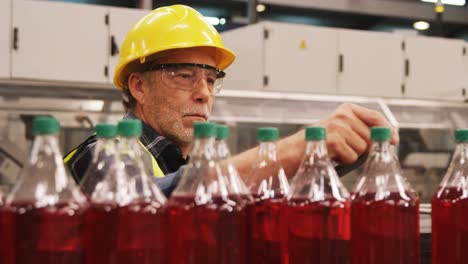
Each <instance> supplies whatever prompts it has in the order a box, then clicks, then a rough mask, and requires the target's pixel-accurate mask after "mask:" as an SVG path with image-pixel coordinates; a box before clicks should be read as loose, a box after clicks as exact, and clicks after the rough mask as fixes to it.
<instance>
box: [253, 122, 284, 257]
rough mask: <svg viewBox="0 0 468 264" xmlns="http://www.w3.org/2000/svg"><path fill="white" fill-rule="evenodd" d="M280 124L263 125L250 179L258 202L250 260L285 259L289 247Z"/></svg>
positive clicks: (255, 205) (255, 210)
mask: <svg viewBox="0 0 468 264" xmlns="http://www.w3.org/2000/svg"><path fill="white" fill-rule="evenodd" d="M278 136H279V132H278V129H276V128H271V127H264V128H259V129H258V132H257V139H258V141H259V142H260V145H259V147H258V155H257V158H256V160H255V161H254V162H253V164H254V165H253V168H252V171H251V173H250V175H249V176H248V178H247V179H246V186H247V187H248V188H249V190H250V192H251V194H252V196H253V199H254V205H253V209H252V213H251V214H250V219H249V225H250V228H251V234H250V242H249V243H250V249H249V252H250V253H249V258H250V261H251V262H250V263H268V264H274V263H285V261H287V255H286V249H285V248H282V246H283V247H284V245H285V244H284V243H282V242H281V241H282V239H285V238H284V237H282V235H281V227H282V225H284V213H283V202H284V199H285V198H286V196H287V194H288V193H289V183H288V179H287V178H286V174H285V173H284V170H283V168H282V166H281V164H280V162H279V159H278V149H277V145H276V141H277V140H278Z"/></svg>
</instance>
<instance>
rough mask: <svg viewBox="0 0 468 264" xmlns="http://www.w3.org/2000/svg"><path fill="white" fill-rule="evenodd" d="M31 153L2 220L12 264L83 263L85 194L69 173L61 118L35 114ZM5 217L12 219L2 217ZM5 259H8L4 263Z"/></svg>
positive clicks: (7, 203) (9, 198)
mask: <svg viewBox="0 0 468 264" xmlns="http://www.w3.org/2000/svg"><path fill="white" fill-rule="evenodd" d="M33 131H34V134H35V138H34V142H33V147H32V151H31V155H30V157H29V160H28V162H27V163H26V165H25V167H24V169H23V171H22V172H21V175H20V179H19V181H18V182H17V183H16V185H15V186H14V187H13V190H12V192H11V193H10V194H9V195H8V197H7V202H6V206H7V210H8V211H9V213H6V214H5V211H3V212H2V215H1V216H0V218H2V221H1V222H3V223H5V221H7V222H10V223H11V226H10V228H11V229H10V230H11V232H13V234H12V236H13V239H12V240H11V242H12V247H10V249H12V250H13V254H12V255H10V257H14V259H15V260H14V262H13V263H18V264H22V263H45V264H47V263H51V264H52V263H54V264H60V263H82V262H83V257H84V250H83V248H84V243H83V234H84V232H83V231H84V229H83V227H84V225H83V223H84V212H85V210H86V207H87V204H86V198H85V196H84V195H83V194H82V193H81V191H80V189H79V188H78V186H77V185H76V184H75V182H74V180H73V178H72V177H71V176H70V175H68V174H67V172H66V170H65V166H64V164H63V161H62V154H61V153H60V150H59V144H58V134H59V132H60V125H59V122H58V121H57V120H56V119H55V118H52V117H36V118H35V119H34V121H33ZM5 218H7V219H8V218H10V219H9V220H5ZM7 263H8V262H7Z"/></svg>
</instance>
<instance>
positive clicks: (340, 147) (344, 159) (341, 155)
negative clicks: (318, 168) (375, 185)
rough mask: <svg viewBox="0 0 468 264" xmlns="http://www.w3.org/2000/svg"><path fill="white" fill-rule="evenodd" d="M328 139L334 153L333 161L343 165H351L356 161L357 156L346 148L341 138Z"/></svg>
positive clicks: (349, 148)
mask: <svg viewBox="0 0 468 264" xmlns="http://www.w3.org/2000/svg"><path fill="white" fill-rule="evenodd" d="M329 139H330V142H331V144H332V146H331V148H332V149H333V151H334V153H335V156H334V157H332V158H333V159H335V160H336V161H338V162H341V163H344V164H351V163H353V162H354V161H356V160H357V158H358V154H357V153H356V152H355V151H354V150H353V149H352V148H351V147H350V146H348V144H347V143H346V141H345V139H344V138H343V137H331V138H329Z"/></svg>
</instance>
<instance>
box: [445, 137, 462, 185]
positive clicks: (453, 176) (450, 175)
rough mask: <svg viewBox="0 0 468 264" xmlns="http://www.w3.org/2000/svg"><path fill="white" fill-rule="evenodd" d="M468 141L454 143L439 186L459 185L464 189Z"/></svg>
mask: <svg viewBox="0 0 468 264" xmlns="http://www.w3.org/2000/svg"><path fill="white" fill-rule="evenodd" d="M467 163H468V142H460V143H458V144H457V145H456V147H455V151H454V152H453V156H452V160H451V161H450V164H449V167H448V169H447V173H446V175H445V177H444V179H443V180H442V183H441V186H444V187H459V188H463V189H464V185H465V182H466V180H467V179H466V178H465V177H464V176H465V175H468V166H467Z"/></svg>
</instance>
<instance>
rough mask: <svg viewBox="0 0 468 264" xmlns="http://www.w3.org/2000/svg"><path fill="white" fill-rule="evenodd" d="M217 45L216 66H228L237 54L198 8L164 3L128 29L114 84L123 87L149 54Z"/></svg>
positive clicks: (121, 49) (121, 88)
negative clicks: (228, 47) (228, 46)
mask: <svg viewBox="0 0 468 264" xmlns="http://www.w3.org/2000/svg"><path fill="white" fill-rule="evenodd" d="M193 47H213V48H215V50H216V67H217V68H219V69H221V70H224V69H225V68H227V67H228V66H229V65H230V64H231V63H232V62H233V61H234V59H235V58H236V55H235V54H234V52H232V51H231V50H229V49H227V48H225V47H224V44H223V41H222V39H221V36H220V35H219V33H218V31H216V29H215V28H214V27H213V26H212V25H211V24H210V23H209V22H208V21H207V20H206V19H205V18H204V17H203V15H202V14H200V13H198V12H197V11H196V10H195V9H193V8H191V7H188V6H184V5H173V6H166V7H160V8H157V9H155V10H153V11H152V12H151V13H149V14H148V15H146V16H145V17H143V18H142V19H140V21H138V22H137V23H136V24H135V25H134V26H133V27H132V29H131V30H130V31H129V32H128V34H127V36H126V37H125V40H124V42H123V44H122V47H121V48H120V58H119V62H118V64H117V66H116V68H115V73H114V84H115V86H117V88H119V89H120V90H123V89H124V88H123V87H124V82H125V80H126V78H127V77H128V75H130V73H131V72H132V71H133V70H134V69H137V68H138V66H140V67H141V64H143V63H145V62H146V61H147V59H148V57H149V56H153V55H155V54H157V53H160V52H163V51H167V50H171V49H180V48H193Z"/></svg>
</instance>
